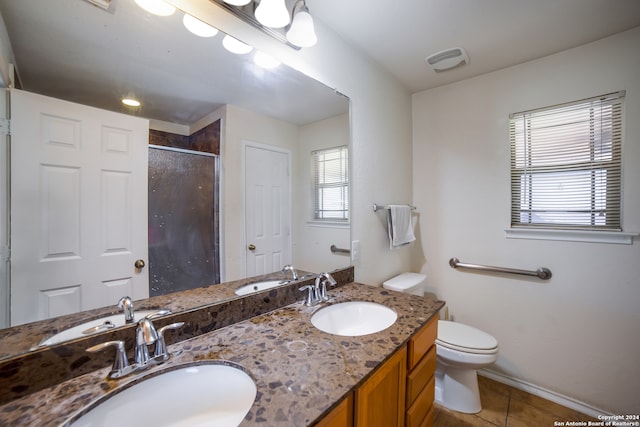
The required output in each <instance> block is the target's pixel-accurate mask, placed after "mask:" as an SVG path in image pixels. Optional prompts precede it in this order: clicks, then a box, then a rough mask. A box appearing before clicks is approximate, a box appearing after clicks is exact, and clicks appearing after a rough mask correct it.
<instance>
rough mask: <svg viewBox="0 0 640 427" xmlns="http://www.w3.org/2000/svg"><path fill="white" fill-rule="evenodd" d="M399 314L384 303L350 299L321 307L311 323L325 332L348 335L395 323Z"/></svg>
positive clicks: (356, 334) (353, 335) (372, 330)
mask: <svg viewBox="0 0 640 427" xmlns="http://www.w3.org/2000/svg"><path fill="white" fill-rule="evenodd" d="M397 318H398V314H397V313H396V312H395V311H394V310H392V309H390V308H389V307H386V306H384V305H382V304H376V303H374V302H366V301H349V302H342V303H339V304H334V305H330V306H329V307H325V308H321V309H320V310H318V311H316V312H315V313H314V315H313V316H311V323H312V324H313V326H315V327H316V328H318V329H320V330H321V331H323V332H326V333H328V334H333V335H341V336H346V337H358V336H361V335H368V334H373V333H375V332H380V331H382V330H384V329H387V328H388V327H389V326H391V325H393V324H394V323H395V322H396V319H397Z"/></svg>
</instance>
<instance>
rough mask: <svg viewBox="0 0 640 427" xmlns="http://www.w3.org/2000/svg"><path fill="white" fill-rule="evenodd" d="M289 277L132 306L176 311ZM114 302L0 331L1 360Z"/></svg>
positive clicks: (109, 311)
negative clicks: (253, 285) (239, 289)
mask: <svg viewBox="0 0 640 427" xmlns="http://www.w3.org/2000/svg"><path fill="white" fill-rule="evenodd" d="M309 274H310V273H309V272H307V271H302V270H299V275H300V277H302V276H306V275H309ZM290 278H291V275H290V274H289V273H286V274H285V273H281V272H278V273H269V274H265V275H262V276H255V277H249V278H246V279H240V280H235V281H231V282H225V283H220V284H215V285H211V286H202V287H198V288H194V289H188V290H184V291H180V292H175V293H170V294H166V295H159V296H155V297H150V298H147V299H144V300H136V301H134V306H135V309H136V310H153V309H157V310H160V309H168V310H171V311H172V312H174V313H177V312H180V311H184V310H189V309H193V308H196V307H200V306H202V305H203V301H206V302H207V304H212V303H215V302H222V301H228V300H230V299H234V298H238V296H237V295H236V294H235V293H234V292H235V290H236V289H237V288H239V287H241V286H243V285H246V284H248V283H254V282H260V281H264V280H283V281H287V280H290ZM117 303H118V301H113V304H111V305H109V306H107V307H102V308H97V309H93V310H87V311H82V312H80V313H74V314H68V315H65V316H59V317H56V318H53V319H47V320H44V321H37V322H32V323H27V324H24V325H18V326H14V327H12V328H6V329H3V330H0V359H3V358H9V357H12V356H14V355H16V354H20V353H26V352H28V351H30V350H34V349H37V344H38V343H39V342H41V341H42V340H44V339H46V338H49V337H51V336H52V335H55V334H57V333H58V332H60V331H64V330H65V329H68V328H70V327H73V326H75V325H78V324H80V323H84V322H86V321H89V320H93V319H99V318H102V317H104V316H110V315H114V314H122V310H121V309H119V308H118V307H117Z"/></svg>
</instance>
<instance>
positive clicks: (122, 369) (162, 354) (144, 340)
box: [87, 297, 184, 379]
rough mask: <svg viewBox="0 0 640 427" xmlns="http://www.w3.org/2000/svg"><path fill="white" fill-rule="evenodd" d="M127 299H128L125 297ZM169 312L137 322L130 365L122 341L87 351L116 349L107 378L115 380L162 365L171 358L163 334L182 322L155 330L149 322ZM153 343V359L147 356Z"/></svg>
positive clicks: (97, 346) (161, 311) (179, 325)
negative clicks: (132, 359)
mask: <svg viewBox="0 0 640 427" xmlns="http://www.w3.org/2000/svg"><path fill="white" fill-rule="evenodd" d="M127 298H128V297H127ZM169 313H171V311H169V310H159V311H157V312H155V313H151V314H149V315H147V316H146V317H143V318H142V319H140V320H139V321H138V327H137V328H136V347H135V357H134V362H135V363H133V364H132V365H130V364H129V360H128V359H127V353H126V351H125V347H124V341H108V342H104V343H101V344H98V345H94V346H93V347H89V348H88V349H87V351H88V352H90V353H95V352H97V351H101V350H104V349H105V348H108V347H116V357H115V361H114V362H113V368H112V369H111V372H109V378H112V379H116V378H121V377H124V376H125V375H128V374H130V373H132V372H136V371H140V370H143V369H145V368H147V367H149V366H151V365H153V364H156V363H162V362H164V361H166V360H168V359H169V357H170V356H171V355H170V354H169V351H168V350H167V344H166V342H165V340H164V333H165V331H167V330H169V329H178V328H181V327H182V326H183V325H184V322H177V323H171V324H169V325H167V326H163V327H162V328H160V329H159V330H156V328H155V326H153V323H152V322H151V318H152V317H157V316H163V315H165V314H169ZM154 343H155V351H154V355H153V357H151V355H150V354H149V346H150V345H151V344H154Z"/></svg>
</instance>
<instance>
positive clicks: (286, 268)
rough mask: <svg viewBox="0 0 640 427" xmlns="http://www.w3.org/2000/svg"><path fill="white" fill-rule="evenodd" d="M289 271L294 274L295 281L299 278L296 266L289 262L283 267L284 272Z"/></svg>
mask: <svg viewBox="0 0 640 427" xmlns="http://www.w3.org/2000/svg"><path fill="white" fill-rule="evenodd" d="M287 271H290V272H291V274H292V275H293V281H294V282H295V281H296V280H298V272H297V271H296V269H295V268H293V266H292V265H290V264H287V265H285V266H284V267H283V268H282V272H283V273H286V272H287Z"/></svg>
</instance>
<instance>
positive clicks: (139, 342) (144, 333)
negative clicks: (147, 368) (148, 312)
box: [135, 317, 158, 366]
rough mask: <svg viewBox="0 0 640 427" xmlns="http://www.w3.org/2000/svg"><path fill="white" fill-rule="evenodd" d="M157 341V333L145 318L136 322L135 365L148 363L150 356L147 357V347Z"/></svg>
mask: <svg viewBox="0 0 640 427" xmlns="http://www.w3.org/2000/svg"><path fill="white" fill-rule="evenodd" d="M157 340H158V331H156V328H155V327H154V326H153V323H151V320H149V319H148V318H146V317H143V318H142V319H140V320H139V321H138V328H137V329H136V354H135V361H136V365H138V366H144V365H146V364H147V363H149V360H151V356H150V355H149V346H150V345H151V344H153V343H155V342H156V341H157Z"/></svg>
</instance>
